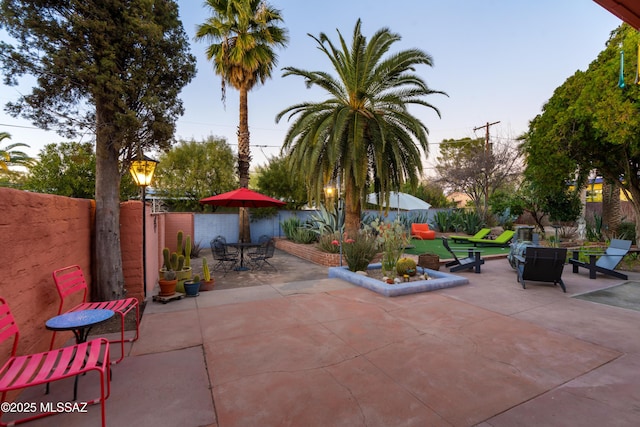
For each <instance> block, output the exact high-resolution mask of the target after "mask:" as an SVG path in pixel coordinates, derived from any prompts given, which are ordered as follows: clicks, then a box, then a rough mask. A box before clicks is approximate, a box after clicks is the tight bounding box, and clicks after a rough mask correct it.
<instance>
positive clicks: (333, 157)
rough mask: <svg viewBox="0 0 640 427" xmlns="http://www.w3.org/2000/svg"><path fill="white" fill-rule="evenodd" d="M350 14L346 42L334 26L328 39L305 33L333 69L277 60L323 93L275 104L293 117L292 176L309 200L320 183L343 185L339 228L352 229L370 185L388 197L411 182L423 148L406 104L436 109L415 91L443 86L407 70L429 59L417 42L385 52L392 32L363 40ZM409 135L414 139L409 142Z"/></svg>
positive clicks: (422, 135) (423, 134) (288, 145)
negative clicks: (312, 99)
mask: <svg viewBox="0 0 640 427" xmlns="http://www.w3.org/2000/svg"><path fill="white" fill-rule="evenodd" d="M360 29H361V22H360V20H358V21H357V23H356V25H355V28H354V31H353V40H352V44H351V47H349V46H348V44H347V42H346V41H345V40H344V38H343V37H342V34H341V33H340V32H339V31H338V36H339V39H340V45H339V46H337V47H336V46H335V45H334V44H333V43H332V42H331V41H330V40H329V38H328V37H327V35H326V34H324V33H321V34H320V36H319V37H315V36H311V35H310V37H312V38H313V39H314V40H315V41H316V42H317V44H318V48H319V49H320V50H321V51H322V52H324V53H325V54H326V55H327V58H328V59H329V61H330V62H331V64H332V66H333V67H334V70H335V71H336V73H337V74H338V76H339V77H337V78H336V77H334V76H332V75H331V74H329V73H327V72H324V71H305V70H302V69H299V68H294V67H286V68H284V70H285V73H284V75H285V76H290V75H294V76H300V77H303V78H304V80H305V83H306V85H307V87H311V86H318V87H320V88H322V89H324V90H325V91H326V92H327V93H328V95H329V98H327V99H326V100H324V101H322V102H305V103H301V104H297V105H293V106H291V107H289V108H287V109H286V110H284V111H282V112H280V113H279V114H278V115H277V117H276V121H280V119H281V118H282V117H284V116H285V115H289V118H293V117H297V118H296V119H295V121H294V122H293V124H292V125H291V127H290V128H289V131H288V133H287V135H286V138H285V142H284V145H283V151H284V152H286V153H287V155H288V158H289V161H290V166H291V167H292V169H293V170H294V173H295V174H296V176H299V177H301V179H304V180H305V181H306V185H307V186H308V188H309V197H310V199H311V200H317V201H320V200H321V197H322V191H323V188H324V186H325V185H326V184H327V183H328V182H329V181H330V180H338V179H339V180H340V181H341V185H342V184H344V188H345V190H344V191H345V201H346V206H345V207H346V209H345V215H346V216H345V230H346V232H347V233H348V234H349V235H351V236H355V235H356V233H357V232H358V230H359V229H360V213H361V210H362V204H363V203H364V201H365V199H366V196H367V192H368V189H369V188H370V185H373V188H374V190H375V191H376V192H379V193H381V194H382V196H383V197H384V198H385V199H386V200H387V202H388V200H389V193H390V192H391V191H394V190H395V189H398V188H400V187H401V186H402V184H403V183H404V182H405V181H409V182H410V183H411V184H412V185H414V186H415V185H416V184H417V183H418V180H419V178H420V175H421V173H422V152H424V153H425V154H426V153H427V152H428V143H427V133H428V130H427V127H426V126H425V125H424V124H423V123H422V122H421V121H420V120H419V119H418V118H417V117H415V116H414V115H412V114H411V113H410V112H409V110H408V108H407V107H408V105H412V104H415V105H421V106H425V107H428V108H431V109H433V110H434V111H435V112H436V113H437V114H438V115H440V112H439V111H438V109H437V108H435V107H434V106H433V105H431V104H429V103H427V102H426V101H425V100H424V99H423V97H424V96H426V95H431V94H434V93H440V94H442V93H443V92H439V91H434V90H431V89H429V87H428V86H427V84H426V83H425V82H424V80H423V79H422V78H421V77H419V76H418V75H417V74H415V73H414V70H415V67H416V66H418V65H426V66H431V65H432V58H431V56H429V55H428V54H426V53H425V52H423V51H421V50H419V49H407V50H403V51H400V52H397V53H394V54H392V55H389V56H388V57H386V58H383V57H384V55H385V54H387V53H388V52H389V49H390V48H391V46H392V45H393V43H395V42H397V41H399V40H400V36H399V35H397V34H394V33H392V32H390V31H389V29H387V28H383V29H381V30H379V31H377V32H376V33H375V34H374V35H373V37H372V38H371V40H370V41H369V42H368V41H367V39H366V37H364V36H363V35H362V33H361V31H360ZM416 141H417V143H416Z"/></svg>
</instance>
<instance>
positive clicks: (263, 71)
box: [196, 0, 288, 241]
mask: <svg viewBox="0 0 640 427" xmlns="http://www.w3.org/2000/svg"><path fill="white" fill-rule="evenodd" d="M205 6H207V7H208V8H209V9H211V12H212V16H211V17H210V18H208V19H207V20H206V22H205V23H204V24H202V25H199V26H198V27H197V30H196V40H207V41H210V42H212V44H211V45H209V47H208V48H207V50H206V54H207V59H209V60H212V61H213V65H214V70H215V72H216V74H218V75H220V76H221V77H222V100H223V102H224V100H225V96H226V85H227V84H230V85H231V86H232V87H233V88H235V89H237V90H238V91H239V92H240V120H239V123H238V178H239V181H240V186H241V187H245V188H247V187H248V186H249V166H250V162H251V147H250V143H249V114H248V101H247V100H248V94H249V91H250V90H251V89H252V88H253V87H254V86H256V85H257V84H258V83H261V84H264V82H265V81H266V80H267V79H268V78H270V77H271V72H272V70H273V68H274V67H275V66H276V65H277V55H276V54H275V52H274V47H284V46H285V45H286V43H287V41H288V38H287V31H286V29H284V28H281V27H279V26H278V24H279V23H281V22H283V19H282V16H281V13H280V11H279V10H278V9H275V8H273V7H271V6H270V5H269V4H267V3H266V2H265V1H263V0H206V2H205ZM240 218H241V226H240V240H241V241H245V240H246V239H247V238H250V237H249V221H248V216H247V214H246V211H245V209H243V208H241V209H240Z"/></svg>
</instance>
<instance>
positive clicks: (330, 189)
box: [324, 177, 342, 267]
mask: <svg viewBox="0 0 640 427" xmlns="http://www.w3.org/2000/svg"><path fill="white" fill-rule="evenodd" d="M336 192H337V193H338V208H337V225H338V243H339V245H340V267H342V230H341V229H340V228H341V227H340V218H341V217H342V215H341V214H342V206H341V203H342V198H341V197H340V178H339V177H338V185H337V186H336V187H334V186H333V185H332V183H329V184H327V185H325V186H324V195H325V197H326V198H327V199H329V198H330V199H331V200H333V197H334V196H335V194H336Z"/></svg>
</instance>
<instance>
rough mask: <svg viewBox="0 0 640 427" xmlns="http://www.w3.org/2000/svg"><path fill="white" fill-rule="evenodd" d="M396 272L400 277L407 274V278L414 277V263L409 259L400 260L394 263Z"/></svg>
mask: <svg viewBox="0 0 640 427" xmlns="http://www.w3.org/2000/svg"><path fill="white" fill-rule="evenodd" d="M396 271H397V272H398V274H399V275H401V276H403V275H405V274H408V275H409V276H415V274H416V262H415V261H414V260H413V259H411V258H400V259H399V260H398V262H397V263H396Z"/></svg>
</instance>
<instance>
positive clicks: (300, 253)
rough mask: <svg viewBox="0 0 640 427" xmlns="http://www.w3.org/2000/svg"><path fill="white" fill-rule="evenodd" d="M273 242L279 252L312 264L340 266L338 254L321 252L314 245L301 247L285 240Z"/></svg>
mask: <svg viewBox="0 0 640 427" xmlns="http://www.w3.org/2000/svg"><path fill="white" fill-rule="evenodd" d="M275 242H276V248H278V249H280V250H281V251H284V252H287V253H289V254H291V255H294V256H297V257H298V258H302V259H305V260H307V261H311V262H312V263H314V264H318V265H324V266H326V267H337V266H339V265H340V254H330V253H327V252H322V251H321V250H319V249H318V248H316V246H315V245H314V244H309V245H303V244H300V243H294V242H292V241H291V240H287V239H275Z"/></svg>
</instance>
